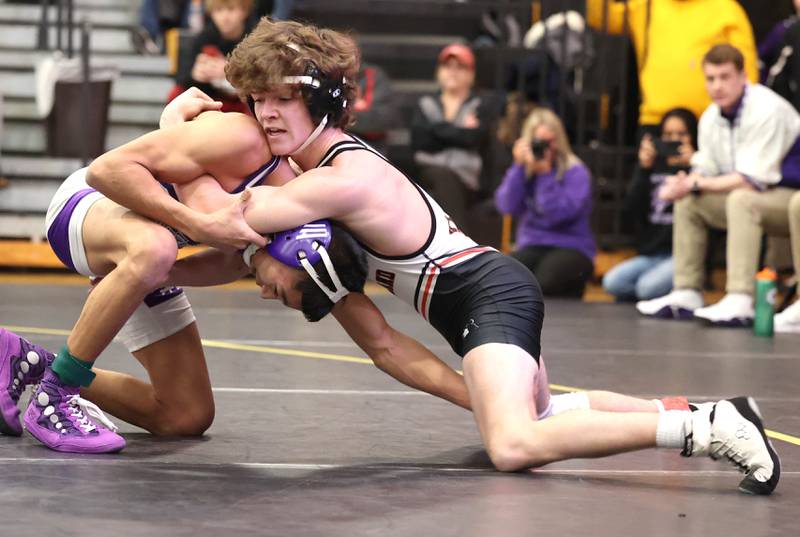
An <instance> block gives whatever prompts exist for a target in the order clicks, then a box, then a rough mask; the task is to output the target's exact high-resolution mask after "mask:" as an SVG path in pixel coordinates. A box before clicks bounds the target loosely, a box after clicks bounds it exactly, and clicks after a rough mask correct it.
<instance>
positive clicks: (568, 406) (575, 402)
mask: <svg viewBox="0 0 800 537" xmlns="http://www.w3.org/2000/svg"><path fill="white" fill-rule="evenodd" d="M590 408H591V406H590V405H589V395H588V394H587V393H586V392H570V393H562V394H559V395H551V396H550V415H551V416H556V415H558V414H562V413H564V412H568V411H570V410H589V409H590Z"/></svg>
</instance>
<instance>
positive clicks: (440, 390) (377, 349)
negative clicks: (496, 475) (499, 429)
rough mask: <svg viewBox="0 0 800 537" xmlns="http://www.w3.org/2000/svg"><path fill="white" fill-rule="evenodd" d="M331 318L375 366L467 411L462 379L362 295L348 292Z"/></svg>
mask: <svg viewBox="0 0 800 537" xmlns="http://www.w3.org/2000/svg"><path fill="white" fill-rule="evenodd" d="M333 315H334V317H336V320H337V321H339V324H341V325H342V327H343V328H344V329H345V331H346V332H347V333H348V334H349V335H350V337H351V338H352V339H353V341H354V342H355V343H356V344H357V345H358V346H359V347H360V348H361V350H363V351H364V352H365V353H367V355H368V356H369V357H370V358H371V359H372V361H373V362H374V363H375V366H376V367H378V369H380V370H382V371H384V372H386V373H388V374H389V375H391V376H392V377H394V378H395V379H397V380H398V381H400V382H402V383H403V384H405V385H406V386H410V387H412V388H415V389H417V390H421V391H424V392H427V393H429V394H431V395H435V396H436V397H441V398H442V399H445V400H447V401H450V402H451V403H454V404H456V405H458V406H460V407H462V408H465V409H467V410H470V409H471V407H470V403H469V393H468V392H467V386H466V383H465V382H464V378H463V377H462V376H461V375H459V374H458V373H456V372H455V371H454V370H453V369H452V368H451V367H450V366H448V365H447V364H446V363H444V362H443V361H441V360H440V359H439V358H438V357H437V356H436V355H434V354H433V353H432V352H431V351H429V350H428V349H427V348H425V347H424V346H423V345H422V344H421V343H419V342H418V341H416V340H414V339H412V338H410V337H408V336H406V335H405V334H403V333H401V332H398V331H397V330H395V329H394V328H392V327H391V326H389V323H387V322H386V319H385V318H384V317H383V314H382V313H381V312H380V310H378V308H377V307H376V306H375V304H374V303H373V302H372V301H371V300H370V299H369V298H368V297H366V296H365V295H362V294H360V293H350V294H349V295H347V297H346V298H345V299H344V300H342V301H341V302H339V303H338V304H336V306H335V307H334V308H333Z"/></svg>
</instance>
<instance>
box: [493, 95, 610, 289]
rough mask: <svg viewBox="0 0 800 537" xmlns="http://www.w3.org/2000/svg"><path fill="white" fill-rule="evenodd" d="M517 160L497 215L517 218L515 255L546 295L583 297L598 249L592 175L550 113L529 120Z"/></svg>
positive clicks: (497, 200)
mask: <svg viewBox="0 0 800 537" xmlns="http://www.w3.org/2000/svg"><path fill="white" fill-rule="evenodd" d="M513 155H514V163H513V164H512V166H511V167H510V168H509V169H508V171H506V174H505V177H504V178H503V182H502V184H501V185H500V187H499V188H498V189H497V191H496V192H495V203H496V204H497V208H498V210H499V211H500V212H501V213H504V214H511V215H513V216H514V217H516V218H517V240H516V249H515V251H514V252H512V253H511V256H512V257H514V258H516V259H517V260H519V261H520V262H522V263H523V264H524V265H525V266H527V267H528V268H529V269H530V270H531V272H533V274H534V275H535V276H536V279H538V280H539V284H540V285H541V287H542V292H543V293H544V294H545V295H550V296H569V297H581V296H582V295H583V290H584V287H585V285H586V282H587V281H588V280H589V279H590V278H591V277H592V274H593V273H594V263H593V258H594V255H595V250H596V247H595V243H594V238H593V237H592V232H591V230H590V228H589V215H590V214H591V212H592V180H591V175H590V174H589V170H588V168H586V166H585V165H584V164H583V163H582V162H581V161H580V159H578V157H577V156H575V154H574V153H573V152H572V148H571V147H570V144H569V140H568V139H567V135H566V133H565V131H564V126H563V125H562V124H561V120H559V119H558V116H556V115H555V114H554V113H553V112H551V111H550V110H548V109H546V108H539V109H536V110H534V111H533V112H531V114H530V115H529V116H528V118H527V119H526V120H525V125H524V126H523V128H522V137H521V138H520V139H519V140H517V141H516V142H515V143H514V149H513Z"/></svg>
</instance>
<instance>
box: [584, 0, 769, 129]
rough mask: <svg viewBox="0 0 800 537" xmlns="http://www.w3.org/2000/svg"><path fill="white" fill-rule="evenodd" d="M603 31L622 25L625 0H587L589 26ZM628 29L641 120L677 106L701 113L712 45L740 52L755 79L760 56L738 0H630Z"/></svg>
mask: <svg viewBox="0 0 800 537" xmlns="http://www.w3.org/2000/svg"><path fill="white" fill-rule="evenodd" d="M606 3H607V4H608V11H607V16H606V17H605V18H606V23H605V24H606V25H607V31H608V32H609V33H616V34H620V33H623V32H624V31H625V30H626V28H625V23H624V12H625V3H624V2H617V1H614V0H587V1H586V19H587V22H588V23H589V25H590V26H592V27H593V28H595V29H597V30H600V31H602V30H603V29H604V4H606ZM627 4H628V25H627V31H628V33H629V35H630V38H631V40H632V41H633V45H634V48H635V49H636V61H637V63H638V67H639V86H640V89H641V96H642V97H641V99H642V103H641V106H640V108H639V125H640V126H647V125H658V122H659V121H661V118H662V117H663V115H664V114H665V113H666V112H667V111H668V110H670V109H672V108H676V107H684V108H688V109H689V110H691V111H692V112H694V114H695V115H696V116H697V117H700V116H701V115H702V113H703V111H705V109H706V108H707V107H708V105H709V104H711V101H710V100H709V97H708V92H707V91H706V88H705V81H704V78H703V72H702V70H701V63H702V59H703V55H704V54H705V53H706V52H707V51H708V50H709V49H710V48H711V47H712V46H714V45H718V44H722V43H726V44H729V45H733V46H734V47H736V48H737V49H739V50H740V51H741V52H742V54H743V55H744V64H745V68H746V71H747V78H748V79H749V80H750V81H751V82H757V81H758V59H757V55H756V45H755V40H754V38H753V29H752V27H751V26H750V21H749V20H748V19H747V15H746V14H745V12H744V9H742V7H741V6H740V5H739V3H738V2H736V0H628V2H627Z"/></svg>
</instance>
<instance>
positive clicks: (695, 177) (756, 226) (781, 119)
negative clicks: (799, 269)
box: [636, 45, 800, 326]
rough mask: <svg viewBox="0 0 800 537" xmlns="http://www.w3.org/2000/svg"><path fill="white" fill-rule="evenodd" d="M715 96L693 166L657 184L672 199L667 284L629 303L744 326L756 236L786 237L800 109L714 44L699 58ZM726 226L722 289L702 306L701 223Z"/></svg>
mask: <svg viewBox="0 0 800 537" xmlns="http://www.w3.org/2000/svg"><path fill="white" fill-rule="evenodd" d="M703 72H704V74H705V77H706V87H707V89H708V93H709V95H710V96H711V99H712V101H713V103H712V104H711V105H710V106H709V107H708V108H707V109H706V111H705V112H704V113H703V115H702V117H701V118H700V124H699V132H698V133H699V145H700V148H699V151H697V152H696V153H695V154H694V156H693V157H692V172H691V173H689V174H684V173H680V174H678V175H675V176H672V177H670V178H668V180H667V181H666V182H665V184H664V186H663V187H662V189H661V191H660V192H659V196H660V197H661V198H662V199H665V200H672V201H674V202H675V215H674V228H673V235H672V237H673V239H672V240H673V255H674V256H675V275H674V278H673V289H674V290H673V291H672V292H671V293H669V294H668V295H665V296H663V297H660V298H655V299H653V300H645V301H641V302H639V303H637V305H636V308H637V309H638V310H639V312H640V313H642V314H644V315H649V316H654V317H660V318H686V319H688V318H692V317H694V318H697V319H700V320H702V321H705V322H708V323H710V324H713V325H721V326H749V325H751V324H752V321H753V315H754V312H753V290H754V285H755V284H754V280H755V274H756V272H757V270H758V262H759V254H760V251H761V237H762V235H763V234H764V233H767V234H768V235H777V236H788V235H789V221H788V213H787V209H788V207H789V200H790V199H791V197H792V195H793V194H794V193H795V191H796V188H797V187H800V143H798V135H800V115H798V113H797V111H795V109H794V108H793V107H792V105H791V104H789V102H787V101H786V100H784V99H783V98H782V97H780V96H779V95H777V94H776V93H774V92H773V91H772V90H770V89H768V88H766V87H764V86H761V85H758V84H750V83H748V81H747V76H746V74H745V72H744V60H743V57H742V54H741V52H739V50H737V49H736V48H735V47H732V46H731V45H717V46H714V47H713V48H712V49H711V50H709V51H708V53H706V55H705V56H704V58H703ZM712 227H713V228H717V229H727V230H728V244H727V276H728V277H727V285H726V295H725V296H724V297H723V299H722V300H720V301H719V302H718V303H716V304H714V305H711V306H708V307H703V296H702V294H701V292H700V291H701V289H702V285H703V276H704V270H703V269H704V260H705V253H706V241H707V235H708V229H709V228H712Z"/></svg>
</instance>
